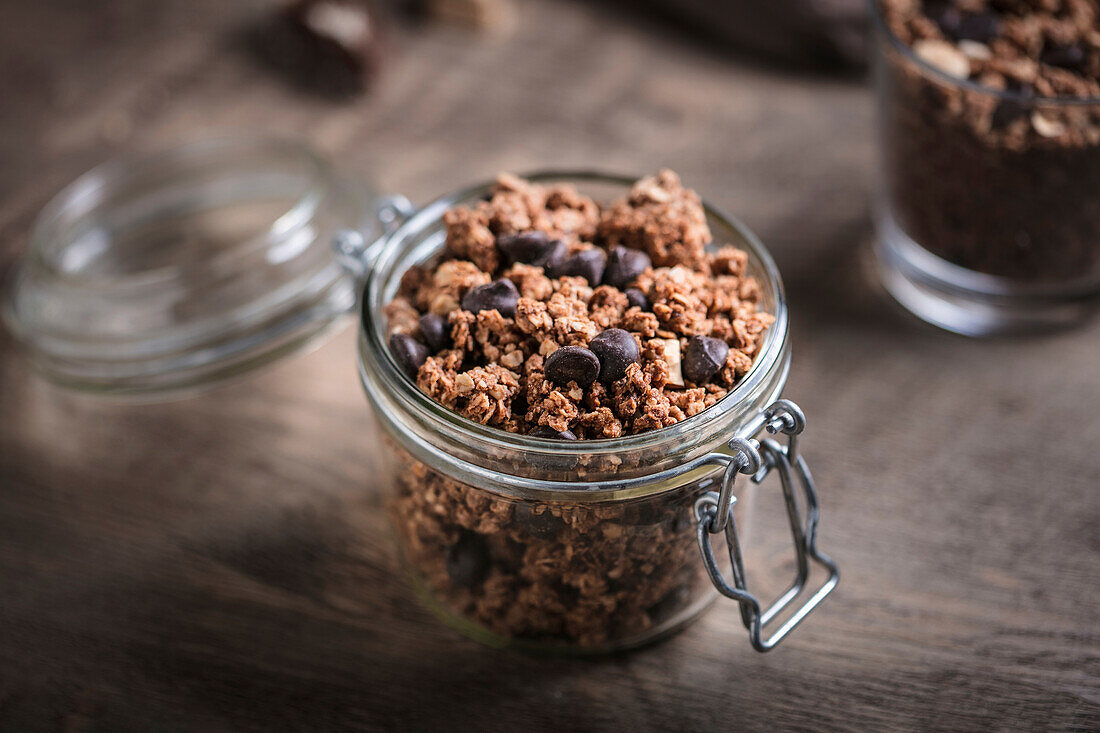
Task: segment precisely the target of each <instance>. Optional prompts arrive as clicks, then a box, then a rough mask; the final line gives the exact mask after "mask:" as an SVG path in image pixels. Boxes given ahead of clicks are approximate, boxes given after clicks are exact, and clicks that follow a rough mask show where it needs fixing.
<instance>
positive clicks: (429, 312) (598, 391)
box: [386, 170, 773, 439]
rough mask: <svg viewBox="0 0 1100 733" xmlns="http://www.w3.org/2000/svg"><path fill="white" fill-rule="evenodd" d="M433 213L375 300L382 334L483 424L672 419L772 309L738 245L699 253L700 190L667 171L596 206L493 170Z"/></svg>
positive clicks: (607, 433) (738, 373) (522, 429)
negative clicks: (426, 242)
mask: <svg viewBox="0 0 1100 733" xmlns="http://www.w3.org/2000/svg"><path fill="white" fill-rule="evenodd" d="M444 223H445V225H446V246H445V251H444V252H443V253H442V255H441V256H440V257H439V258H438V259H437V260H436V261H433V262H432V263H431V264H430V265H427V266H420V267H414V268H412V269H410V270H409V271H408V272H407V273H406V275H405V276H404V279H403V280H402V284H401V288H400V291H399V294H398V296H397V297H396V298H395V299H394V300H393V301H392V302H391V303H390V304H389V305H388V306H387V311H386V313H387V317H388V329H389V335H390V343H391V348H392V349H393V351H394V354H395V356H396V357H398V361H399V363H401V364H402V365H403V366H405V367H406V370H407V371H408V373H409V374H410V376H414V377H415V379H416V382H417V385H418V386H419V387H420V389H421V390H423V391H424V392H425V393H426V394H428V395H429V396H431V397H432V398H433V399H435V400H437V401H438V402H440V403H441V404H443V405H444V406H446V407H448V408H450V409H452V410H454V411H455V412H457V413H458V414H460V415H463V416H464V417H467V418H469V419H471V420H475V421H477V422H479V423H482V424H485V425H490V426H494V427H498V428H501V429H503V430H507V431H511V432H516V433H524V434H535V435H542V436H545V437H559V438H563V439H593V438H614V437H619V436H622V435H631V434H636V433H642V432H645V431H649V430H654V429H657V428H661V427H665V426H668V425H672V424H674V423H676V422H678V421H680V420H683V419H685V418H687V417H691V416H692V415H695V414H698V413H699V412H701V411H703V410H705V409H706V408H708V407H710V406H711V405H713V404H715V403H716V402H718V401H719V400H720V399H722V398H723V397H725V395H726V394H727V392H728V391H729V390H730V389H731V388H732V387H733V386H734V385H735V384H736V383H737V381H738V379H740V378H741V377H742V376H743V375H744V374H745V373H746V372H747V371H748V370H749V368H750V367H751V365H752V363H753V358H754V356H755V355H756V354H757V352H758V350H759V348H760V344H761V341H762V339H763V334H764V332H765V330H766V329H767V328H768V326H769V325H770V324H771V323H772V322H773V317H772V316H771V315H769V314H767V313H764V312H762V311H761V310H760V299H761V290H760V287H759V284H758V283H757V282H756V280H754V279H753V278H752V277H750V276H748V275H747V274H746V264H747V256H746V254H745V253H744V252H742V251H740V250H738V249H735V248H732V247H725V248H721V249H719V250H717V251H715V252H708V251H707V249H706V248H707V245H708V244H710V242H711V239H712V237H711V232H710V230H709V228H708V226H707V222H706V217H705V214H704V211H703V207H702V204H701V203H700V201H699V197H698V196H697V195H696V194H695V193H694V192H693V191H691V190H689V189H687V188H685V187H684V186H683V185H682V184H681V182H680V178H679V177H678V176H677V175H676V174H675V173H673V172H672V171H668V170H664V171H661V172H660V173H658V174H657V175H655V176H650V177H646V178H643V179H641V180H639V181H638V182H637V183H635V184H634V186H633V187H632V189H631V190H630V192H629V194H628V195H627V196H626V197H624V198H622V199H621V200H618V201H615V202H613V203H611V204H610V205H608V206H606V207H605V208H604V207H601V206H600V205H599V204H598V203H597V202H595V201H593V200H592V199H591V198H589V197H587V196H585V195H582V194H581V193H579V192H578V191H577V189H576V188H575V187H574V186H572V185H570V184H555V185H546V186H543V185H537V184H532V183H530V182H528V181H525V180H523V179H520V178H517V177H516V176H512V175H508V174H502V175H500V176H499V177H498V179H497V182H496V185H495V186H494V188H493V190H492V192H491V195H490V196H489V197H488V200H485V201H481V202H479V203H478V204H477V205H474V206H469V207H467V206H459V207H455V208H453V209H451V210H450V211H448V212H447V213H446V214H445V216H444ZM621 332H625V334H623V333H621ZM627 334H628V335H629V336H627ZM630 339H633V343H630ZM566 347H569V348H566ZM563 349H566V350H565V351H563V352H562V353H559V354H556V352H559V351H561V350H563ZM594 359H595V361H594ZM597 362H598V364H597Z"/></svg>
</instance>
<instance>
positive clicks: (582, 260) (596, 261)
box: [547, 247, 607, 287]
mask: <svg viewBox="0 0 1100 733" xmlns="http://www.w3.org/2000/svg"><path fill="white" fill-rule="evenodd" d="M606 266H607V253H606V252H604V251H603V250H602V249H600V248H599V247H592V248H590V249H582V250H581V251H580V252H577V253H576V254H575V255H573V256H572V257H570V258H568V259H566V260H564V261H563V262H561V263H558V264H556V265H550V266H549V267H548V268H547V269H548V272H547V274H548V275H550V277H583V278H584V279H585V280H587V281H588V284H589V285H591V286H593V287H595V286H597V285H599V284H600V280H602V279H603V271H604V267H606Z"/></svg>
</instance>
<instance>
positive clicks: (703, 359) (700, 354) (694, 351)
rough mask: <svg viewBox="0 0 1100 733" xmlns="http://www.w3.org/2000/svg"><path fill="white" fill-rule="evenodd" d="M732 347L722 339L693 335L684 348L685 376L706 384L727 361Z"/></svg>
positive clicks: (697, 382)
mask: <svg viewBox="0 0 1100 733" xmlns="http://www.w3.org/2000/svg"><path fill="white" fill-rule="evenodd" d="M729 353H730V347H729V344H727V343H726V342H725V341H723V340H722V339H716V338H711V337H710V336H692V337H691V339H690V340H689V341H688V342H687V347H686V348H685V349H684V360H683V365H682V366H683V370H684V376H685V377H687V378H688V379H690V380H691V381H692V382H695V383H696V384H706V383H707V382H708V381H710V378H711V377H713V376H714V375H715V374H717V373H718V370H719V369H721V368H722V365H723V364H725V363H726V357H727V356H729Z"/></svg>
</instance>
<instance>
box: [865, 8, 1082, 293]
mask: <svg viewBox="0 0 1100 733" xmlns="http://www.w3.org/2000/svg"><path fill="white" fill-rule="evenodd" d="M880 7H881V9H882V15H883V19H884V21H885V24H886V26H887V28H888V29H889V32H890V33H892V34H893V35H894V36H895V37H896V38H897V40H899V41H900V42H901V43H902V44H904V45H906V46H909V47H910V48H911V49H912V52H913V54H914V55H915V56H917V57H918V58H920V59H922V60H923V61H925V62H926V63H928V64H929V65H931V66H933V67H935V68H936V69H938V70H939V71H941V72H943V73H944V74H945V75H947V76H948V77H953V78H954V79H958V80H965V81H967V82H971V83H973V84H977V85H979V86H978V87H967V86H963V85H961V84H955V83H951V82H950V81H947V80H944V79H942V78H939V77H936V76H934V75H931V74H928V73H927V72H925V71H924V70H923V69H921V68H919V67H918V66H917V65H916V64H915V63H914V62H913V61H912V60H911V59H909V58H907V57H906V56H905V55H904V54H901V53H898V52H896V51H895V50H894V49H893V48H891V47H889V45H886V46H885V48H884V51H883V54H884V59H885V65H884V68H883V73H882V74H881V75H880V83H881V85H882V88H881V92H882V95H883V100H882V110H883V119H882V122H883V125H884V140H885V156H886V157H885V183H886V185H887V187H888V194H889V198H890V204H891V210H892V211H891V213H892V215H893V216H894V218H895V219H896V220H897V223H898V225H899V226H900V227H901V229H902V230H903V231H904V232H905V233H906V234H907V235H908V236H909V237H911V238H912V239H913V240H914V241H916V242H917V243H918V244H919V245H920V246H922V247H924V248H925V249H927V250H929V251H930V252H932V253H933V254H936V255H938V256H939V257H941V258H943V259H945V260H947V261H948V262H951V263H953V264H956V265H960V266H962V267H965V268H967V269H970V270H976V271H978V272H983V273H988V274H991V275H999V276H1003V277H1007V278H1012V279H1014V280H1019V281H1021V282H1026V283H1034V284H1045V283H1053V284H1058V283H1062V282H1079V281H1086V282H1087V281H1094V282H1095V281H1096V280H1097V279H1098V278H1100V202H1098V201H1097V198H1096V197H1095V196H1094V195H1093V194H1092V192H1093V191H1095V190H1096V189H1097V188H1098V187H1100V3H1097V2H1096V0H923V1H922V0H881V2H880ZM999 93H1000V94H999ZM1055 97H1057V98H1071V99H1078V100H1081V103H1078V104H1065V103H1062V102H1052V101H1051V99H1052V98H1055ZM1089 100H1092V101H1091V102H1090V101H1089Z"/></svg>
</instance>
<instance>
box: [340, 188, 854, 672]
mask: <svg viewBox="0 0 1100 733" xmlns="http://www.w3.org/2000/svg"><path fill="white" fill-rule="evenodd" d="M529 178H530V180H532V181H533V182H537V183H556V182H563V181H567V182H571V183H574V184H577V185H578V187H579V188H580V189H581V192H582V193H584V194H587V195H589V196H592V197H593V198H594V199H596V200H604V201H609V200H611V199H613V198H616V197H618V196H621V195H623V194H625V192H626V191H627V190H628V189H629V184H630V181H629V180H628V179H615V178H610V177H607V176H601V175H596V174H585V173H570V174H546V175H534V176H530V177H529ZM490 188H491V186H490V185H489V184H486V185H483V186H477V187H474V188H471V189H467V190H465V191H462V192H460V193H458V194H455V195H453V196H447V197H444V198H442V199H440V200H438V201H436V202H434V203H432V204H431V205H429V206H427V207H425V208H424V209H423V210H421V211H420V212H418V213H417V214H416V215H415V216H413V217H412V218H411V219H410V220H409V221H408V222H407V223H406V224H405V225H404V226H402V227H401V228H400V229H399V230H398V231H397V232H396V233H395V234H393V236H391V237H389V238H388V239H387V240H386V241H385V242H384V243H381V244H379V245H377V247H378V249H377V250H376V251H375V252H372V251H370V250H369V248H368V249H366V250H364V262H365V263H367V264H365V265H364V267H363V269H364V270H365V271H367V272H369V274H368V276H367V280H366V285H365V290H364V294H363V307H362V309H361V321H362V328H361V330H360V338H359V355H360V367H361V368H360V376H361V379H362V382H363V387H364V389H365V391H366V394H367V397H368V399H369V401H370V403H371V406H372V407H373V408H374V409H373V414H374V415H375V417H376V419H377V420H378V421H379V423H380V424H381V426H382V428H383V431H384V434H385V435H386V436H388V438H389V443H388V445H386V446H385V448H384V450H382V451H381V453H384V454H385V455H387V456H388V459H389V462H390V464H391V469H390V471H389V474H390V476H391V477H392V482H393V486H392V488H391V492H392V493H391V499H390V502H389V510H390V513H391V516H392V518H393V523H394V527H395V530H396V535H397V538H398V541H399V543H400V546H401V550H402V555H403V557H404V559H405V562H406V564H407V567H408V570H409V572H410V575H411V576H412V577H413V579H414V582H415V583H416V584H417V586H418V587H419V588H420V589H421V590H422V592H423V595H425V596H426V597H428V598H429V599H430V600H431V602H432V605H433V607H434V608H436V610H438V611H439V612H440V613H441V614H442V615H443V616H444V618H445V619H446V620H448V621H449V622H451V623H452V624H453V625H455V626H457V627H458V628H460V629H462V630H464V631H466V632H467V633H470V634H471V635H473V636H475V637H477V638H479V639H482V640H485V641H490V642H492V643H495V644H498V645H508V646H520V647H525V648H533V649H539V650H566V651H595V652H606V651H613V650H618V649H623V648H628V647H632V646H637V645H639V644H644V643H646V642H648V641H651V640H653V639H656V638H659V637H661V636H662V635H665V634H667V633H669V632H671V631H673V630H675V629H677V628H679V627H681V626H682V625H684V624H685V623H686V622H687V621H689V620H691V619H692V618H694V617H695V616H696V615H697V614H698V613H699V612H700V611H701V610H702V609H703V608H704V607H705V606H706V605H707V604H708V603H709V602H710V601H712V600H714V598H715V597H716V596H717V592H718V591H717V590H716V587H717V589H718V590H722V591H723V592H727V594H730V595H732V596H734V597H735V598H737V600H739V601H741V602H742V603H743V604H745V605H744V607H745V608H746V609H749V610H747V611H746V624H747V625H748V626H749V627H750V631H751V632H752V633H753V637H754V643H755V644H756V645H757V647H758V648H760V649H766V648H770V646H769V643H770V642H775V641H778V638H776V636H773V637H772V638H771V639H767V638H765V635H764V634H763V633H762V629H761V626H762V625H763V624H764V623H765V622H766V621H770V620H771V619H772V618H773V617H774V613H775V612H773V614H772V615H771V616H765V615H766V614H767V613H768V612H767V611H764V610H762V609H761V608H760V607H759V603H758V602H756V601H755V599H752V600H746V597H745V596H744V594H745V592H746V591H745V588H744V573H743V568H740V567H737V566H739V565H740V561H739V559H738V557H739V555H738V553H739V551H738V550H737V549H736V548H737V547H738V541H739V540H738V537H737V535H736V532H737V529H736V528H737V527H738V526H744V525H745V524H747V523H748V522H749V521H750V518H749V511H748V510H749V507H750V506H751V500H750V498H751V497H750V496H748V495H747V494H746V492H743V491H740V490H738V491H737V498H738V499H739V501H737V502H736V503H735V504H734V506H735V507H737V508H738V509H737V510H736V511H735V512H734V516H733V518H731V519H728V521H723V522H717V521H716V519H715V517H716V516H718V515H719V514H721V513H720V512H718V511H717V509H716V508H717V507H718V506H722V507H729V506H730V503H731V501H732V497H733V496H734V493H733V482H734V479H735V478H736V476H737V474H738V473H739V472H747V473H749V474H753V475H755V476H756V479H757V480H760V479H762V478H763V475H764V474H766V473H767V472H768V471H769V470H770V468H771V467H776V468H778V470H779V473H781V474H783V475H785V476H786V480H785V481H784V485H785V491H786V492H787V498H788V501H789V502H791V512H792V514H791V517H792V527H795V528H796V530H795V543H796V547H799V548H800V555H799V556H800V576H799V579H798V580H797V581H796V583H795V586H796V587H795V591H796V592H795V593H788V594H787V595H786V596H784V598H783V601H784V602H785V603H789V602H790V601H791V600H792V599H793V598H794V597H795V595H797V590H801V587H802V586H803V585H804V584H805V582H806V579H807V572H808V565H807V562H808V558H812V559H817V560H818V561H820V562H822V563H823V564H824V565H825V566H826V567H827V568H828V569H829V570H830V572H831V576H830V578H829V579H828V580H827V581H826V584H825V587H824V588H823V591H822V592H821V593H820V594H819V595H818V596H817V597H816V600H815V601H813V603H814V604H815V605H816V602H817V601H819V600H820V599H821V598H823V597H824V595H825V594H827V593H828V592H829V590H831V588H832V587H833V585H835V583H836V571H835V566H834V565H832V563H831V561H830V560H828V559H827V558H825V557H824V556H822V555H820V554H819V553H817V551H816V549H815V548H814V547H813V527H812V525H813V523H815V522H816V499H815V498H814V496H813V488H812V484H811V482H810V480H809V474H808V472H806V470H805V464H804V463H802V461H801V459H800V458H799V457H798V456H797V453H788V452H787V449H786V448H784V447H780V446H779V444H778V443H775V442H774V441H768V442H765V444H763V445H761V444H759V443H758V442H756V441H755V440H754V436H756V435H757V434H758V433H760V432H762V431H763V430H764V429H765V428H767V429H770V430H773V431H779V432H786V433H788V434H790V435H792V436H794V435H797V433H799V432H801V429H802V426H803V424H804V421H803V418H802V416H801V413H800V412H799V410H798V408H797V407H795V406H794V405H793V404H791V403H788V402H786V401H780V402H777V400H779V396H780V393H781V392H782V389H783V386H784V384H785V383H786V379H787V371H788V366H789V362H790V349H789V333H788V321H787V306H786V301H785V300H784V297H783V290H782V285H781V282H780V279H779V273H778V271H777V270H776V268H775V264H774V263H773V262H772V260H771V258H770V257H769V256H768V254H767V252H766V251H765V250H764V248H763V247H762V245H760V243H759V242H758V241H757V240H756V239H755V237H753V235H752V234H751V233H750V232H749V231H748V230H747V229H745V228H744V227H743V226H742V225H740V224H739V223H737V222H736V221H735V220H733V219H731V218H729V217H726V216H724V215H722V214H721V213H719V212H717V211H716V210H714V209H713V208H711V207H709V206H708V207H707V215H708V223H709V224H710V227H711V230H712V232H714V235H715V241H716V242H718V243H721V244H732V245H734V246H737V247H739V248H741V249H743V250H745V251H746V252H747V253H748V255H749V274H750V275H752V276H753V277H755V278H757V280H758V281H759V282H760V283H761V287H762V290H763V291H764V299H763V302H762V308H763V309H764V310H767V311H768V312H770V313H772V314H773V315H774V316H775V318H776V320H775V323H774V324H773V325H772V326H771V328H770V329H769V330H768V332H767V334H766V336H765V339H764V342H763V345H762V346H761V349H760V352H759V354H758V355H757V357H756V361H755V363H754V365H753V368H752V369H751V370H750V372H749V373H748V374H747V375H746V376H745V377H744V378H743V380H742V381H741V383H740V384H738V385H737V387H736V388H735V389H734V390H733V391H732V392H731V393H730V395H728V396H727V397H726V398H725V399H723V400H722V401H720V402H719V403H718V404H716V405H715V406H713V407H711V408H710V409H708V410H706V411H704V412H702V413H700V414H699V415H696V416H694V417H691V418H688V419H686V420H684V421H682V422H680V423H678V424H676V425H673V426H671V427H667V428H663V429H661V430H656V431H653V432H650V433H643V434H640V435H634V436H627V437H622V438H615V439H605V440H584V441H576V442H562V441H555V440H548V439H541V438H534V437H530V436H526V435H518V434H514V433H508V432H505V431H501V430H498V429H495V428H491V427H486V426H483V425H480V424H477V423H474V422H472V421H470V420H467V419H465V418H462V417H460V416H458V415H457V414H455V413H453V412H451V411H450V410H447V409H446V408H444V407H443V406H442V405H439V404H438V403H436V402H434V401H433V400H431V399H430V398H429V397H427V396H426V395H425V394H424V393H423V392H421V391H420V390H419V389H418V388H417V386H416V384H415V383H414V382H413V381H412V380H410V379H409V378H408V377H407V376H406V375H405V374H404V372H403V371H402V370H401V369H400V368H399V366H398V365H397V363H396V361H395V360H394V359H393V358H392V356H391V354H390V352H389V349H388V348H387V346H386V333H387V331H386V323H385V316H384V315H383V307H384V306H385V304H386V303H388V302H390V300H392V299H393V297H394V296H395V295H396V293H397V289H398V286H399V285H400V280H401V276H402V275H403V274H404V273H405V272H406V271H407V270H408V269H409V267H411V266H412V265H416V264H423V263H425V262H426V261H428V260H430V259H431V258H432V257H433V256H434V255H436V254H437V253H438V252H439V251H440V250H441V249H442V247H443V242H444V227H443V223H442V215H443V213H444V211H446V210H447V209H448V208H450V207H452V206H455V205H469V204H473V203H475V202H476V201H478V200H480V199H481V198H482V197H484V196H486V195H487V194H488V193H489V192H490ZM352 239H354V237H353V238H352ZM360 241H361V240H360ZM344 249H345V252H347V251H348V249H349V248H348V247H347V246H345V248H344ZM792 439H793V437H792ZM793 445H794V446H797V443H793ZM794 474H798V476H799V479H800V483H801V487H802V492H804V496H803V500H804V501H805V502H806V504H807V508H806V511H807V512H808V513H807V516H806V517H802V516H801V514H800V510H799V508H798V507H797V506H795V504H794V502H795V487H794V485H793V478H792V477H793V476H794ZM751 486H752V484H749V485H748V486H747V487H745V488H746V489H748V493H750V494H751ZM723 492H724V494H723ZM720 494H721V495H722V496H720ZM738 515H740V516H738ZM726 527H728V531H727V540H728V541H730V543H731V544H730V552H729V553H727V554H731V557H732V562H733V565H734V566H735V567H737V569H736V570H733V569H732V568H731V569H730V570H731V572H732V576H733V578H734V579H735V584H736V582H738V581H739V582H740V585H741V587H733V586H731V585H730V584H729V583H725V581H723V580H721V578H723V577H725V576H726V572H725V571H724V570H723V569H721V568H719V567H718V566H717V565H716V564H715V561H714V555H713V553H712V552H711V550H710V538H711V536H712V534H718V533H721V532H722V531H724V530H725V528H726ZM700 549H702V550H703V553H704V557H707V556H708V555H707V553H708V552H711V554H710V555H709V558H710V559H709V560H707V561H704V562H701V561H700V554H699V553H700ZM708 571H709V574H710V575H712V577H713V578H714V579H715V581H716V582H715V583H712V582H710V580H709V579H708V577H707V576H708ZM752 609H755V610H752ZM807 610H808V609H807ZM762 617H764V618H763V619H762ZM796 623H797V621H796ZM792 627H793V625H792ZM789 628H790V627H788V628H786V630H784V629H781V630H780V633H779V634H777V636H780V635H781V634H783V633H786V631H787V630H789Z"/></svg>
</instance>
